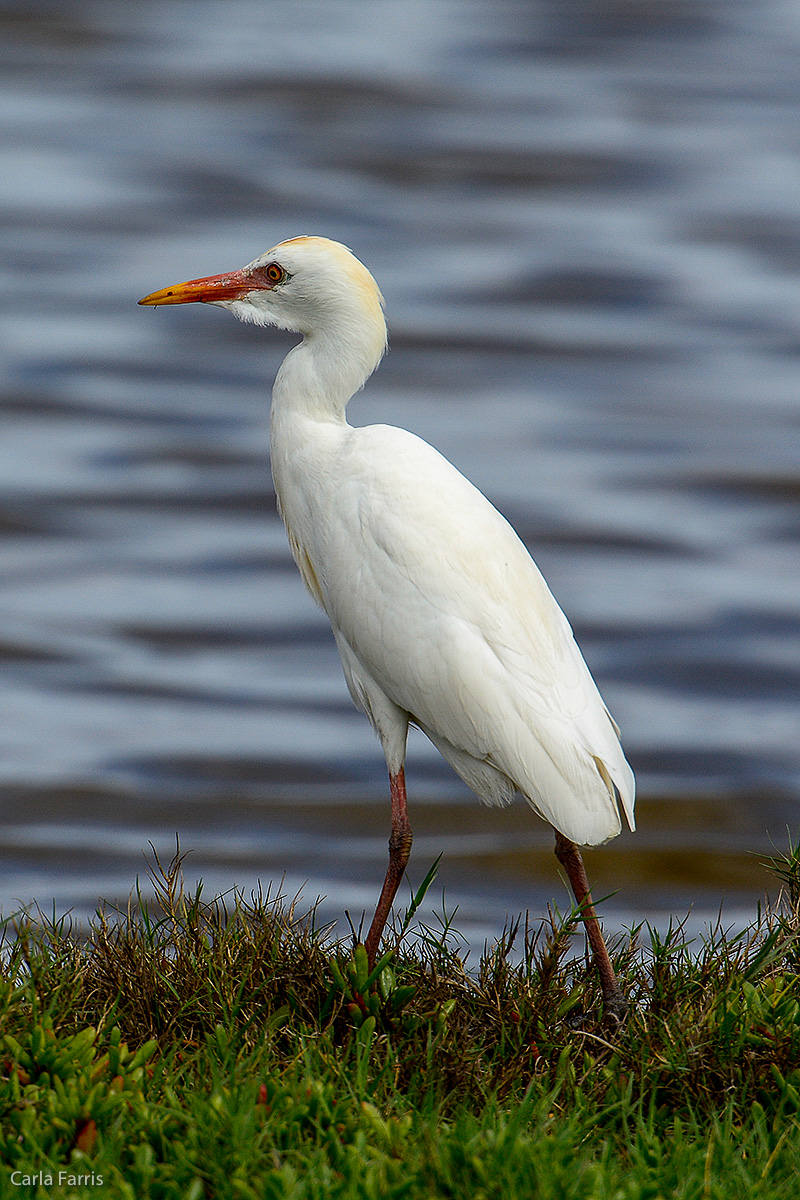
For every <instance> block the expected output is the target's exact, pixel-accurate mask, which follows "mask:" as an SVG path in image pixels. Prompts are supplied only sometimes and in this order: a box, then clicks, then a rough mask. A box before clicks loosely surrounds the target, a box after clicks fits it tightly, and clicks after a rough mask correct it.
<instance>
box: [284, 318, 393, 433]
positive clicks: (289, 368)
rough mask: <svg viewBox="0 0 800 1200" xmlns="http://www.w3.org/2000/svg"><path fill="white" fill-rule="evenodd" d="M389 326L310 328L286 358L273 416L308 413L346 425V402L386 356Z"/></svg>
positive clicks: (309, 416)
mask: <svg viewBox="0 0 800 1200" xmlns="http://www.w3.org/2000/svg"><path fill="white" fill-rule="evenodd" d="M385 347H386V327H385V325H384V324H383V321H382V320H381V323H380V326H378V325H377V324H376V325H370V326H367V327H362V328H357V327H356V328H353V327H352V326H351V327H349V328H348V327H347V326H338V327H336V328H333V329H331V330H328V331H326V332H325V333H307V334H306V335H305V337H304V338H303V340H302V342H301V343H300V344H299V346H295V347H294V349H293V350H290V351H289V353H288V354H287V356H286V358H285V359H284V360H283V362H282V363H281V366H280V369H279V370H278V374H277V375H276V377H275V385H274V387H273V389H272V419H273V424H274V422H275V420H276V419H277V420H280V419H281V418H291V417H292V416H294V415H297V416H304V417H308V418H311V419H312V420H318V421H325V422H328V421H335V422H338V423H340V424H345V408H346V407H347V402H348V400H349V399H350V398H351V396H353V395H354V393H355V392H357V391H359V389H360V388H362V387H363V386H364V384H365V382H366V381H367V379H368V378H369V377H370V375H371V374H372V372H373V371H374V370H375V368H376V367H377V365H378V363H379V362H380V360H381V357H382V355H383V352H384V349H385Z"/></svg>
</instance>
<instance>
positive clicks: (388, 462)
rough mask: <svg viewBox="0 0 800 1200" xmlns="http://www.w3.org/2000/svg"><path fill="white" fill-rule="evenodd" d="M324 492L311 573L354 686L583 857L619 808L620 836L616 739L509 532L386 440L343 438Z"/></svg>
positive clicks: (394, 434)
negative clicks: (362, 680)
mask: <svg viewBox="0 0 800 1200" xmlns="http://www.w3.org/2000/svg"><path fill="white" fill-rule="evenodd" d="M324 486H325V488H326V491H327V489H328V488H330V489H331V491H330V494H328V495H326V497H325V503H324V505H322V506H321V510H320V511H324V513H325V520H323V521H319V520H318V521H317V522H316V524H315V532H314V534H313V535H312V538H313V545H305V546H304V552H305V553H306V555H307V556H308V571H309V573H310V574H311V575H312V577H313V579H314V582H315V584H316V585H317V587H318V588H319V591H320V593H321V595H322V597H323V605H324V607H325V608H326V610H327V611H328V614H329V616H330V618H331V621H332V622H333V624H334V628H335V629H337V630H338V633H339V636H340V637H342V638H344V639H345V641H346V642H347V644H348V646H349V647H350V649H351V651H352V655H353V657H354V659H355V660H356V661H357V663H359V664H361V667H362V669H363V672H364V674H365V677H368V678H369V680H370V681H371V683H372V684H373V685H377V686H378V687H379V688H380V689H382V691H383V692H384V693H385V695H386V696H387V697H388V698H389V699H390V700H391V702H392V703H393V704H394V705H396V706H397V707H398V708H400V709H402V710H405V711H406V712H408V713H409V714H410V715H411V717H412V719H413V720H414V721H415V722H416V723H417V724H419V725H420V726H421V728H423V729H424V730H425V731H426V732H427V733H428V735H429V736H430V737H431V739H432V740H433V741H434V743H435V744H436V745H437V746H438V747H439V749H440V750H442V753H443V754H444V755H445V757H446V758H449V760H450V761H451V762H452V764H453V765H454V766H455V768H456V770H458V771H459V774H461V775H462V777H463V778H465V779H466V780H467V782H468V783H469V784H470V786H472V787H474V788H475V790H476V791H478V792H479V794H482V795H483V796H484V798H486V799H488V800H490V801H491V802H495V803H497V802H503V799H507V798H508V793H509V791H510V788H511V787H512V786H513V787H516V788H518V789H519V790H520V791H521V792H522V793H523V794H524V795H525V796H526V797H527V798H528V800H529V801H530V803H531V804H532V805H533V806H534V807H535V808H536V809H537V811H538V812H540V814H541V815H543V816H544V817H545V818H546V819H547V820H549V821H551V823H552V824H553V825H555V826H556V827H557V828H559V829H561V831H562V832H563V833H565V834H566V836H567V837H570V838H572V839H573V840H575V841H578V842H581V843H582V844H586V843H596V842H600V841H604V840H606V839H607V838H608V837H611V836H614V834H615V833H618V832H619V830H620V815H619V810H618V804H617V798H618V797H619V800H620V801H621V803H622V807H623V810H624V812H625V815H626V817H627V819H628V822H629V824H630V825H631V827H632V826H633V777H632V773H631V771H630V768H629V766H628V764H627V762H626V761H625V758H624V755H623V753H622V749H621V747H620V743H619V739H618V735H617V730H616V727H615V726H614V724H613V721H612V719H611V717H610V715H609V714H608V711H607V709H606V707H605V705H604V704H603V701H602V699H601V697H600V695H599V692H598V691H597V688H596V686H595V684H594V681H593V679H592V677H591V675H590V673H589V670H588V668H587V666H586V664H585V662H584V660H583V657H582V656H581V653H580V651H579V650H578V647H577V645H576V643H575V640H574V638H573V635H572V631H571V629H570V626H569V624H568V622H567V620H566V618H565V616H564V614H563V613H562V612H561V609H560V608H559V607H558V604H557V603H556V601H555V599H554V597H553V596H552V593H551V592H550V590H549V588H548V587H547V584H546V583H545V581H544V579H543V577H542V575H541V573H540V572H539V570H538V568H537V567H536V565H535V563H534V562H533V560H532V559H531V557H530V555H529V554H528V552H527V550H526V549H525V547H524V546H523V545H522V543H521V541H520V540H519V538H518V537H517V535H516V533H515V532H514V530H513V529H512V527H511V526H510V525H509V523H508V522H507V521H506V520H505V518H504V517H502V516H501V514H500V513H498V512H497V510H496V509H495V508H494V507H493V506H492V505H491V504H490V503H489V501H488V500H487V499H486V497H485V496H483V494H482V493H481V492H479V491H478V490H477V488H475V487H473V485H472V484H471V483H469V481H468V480H466V479H465V478H464V477H463V476H462V475H461V474H460V473H459V472H458V471H457V470H456V469H455V468H454V467H453V466H452V465H451V464H450V463H449V462H448V461H447V460H446V459H445V458H443V457H442V456H441V455H440V454H439V453H438V452H437V451H436V450H434V449H433V448H432V447H431V446H429V445H428V444H427V443H425V442H423V441H421V440H420V439H419V438H416V437H415V436H414V435H413V434H409V433H406V432H405V431H403V430H398V429H393V428H391V427H388V426H368V427H367V428H364V429H351V430H349V432H348V435H347V437H346V438H345V439H344V440H343V442H342V445H341V449H340V451H339V454H338V456H337V459H336V461H335V463H334V468H333V470H332V471H331V472H330V473H329V475H328V478H327V481H326V483H325V485H324ZM315 590H316V589H315ZM351 669H352V663H351ZM448 748H449V750H450V753H448ZM470 764H471V765H470ZM492 771H494V772H496V773H497V774H498V775H499V777H500V778H499V779H497V780H495V781H494V782H493V783H491V784H490V783H489V782H487V780H489V778H490V775H491V772H492ZM482 781H483V785H482V786H481V784H482Z"/></svg>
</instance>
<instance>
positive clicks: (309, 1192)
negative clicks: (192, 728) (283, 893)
mask: <svg viewBox="0 0 800 1200" xmlns="http://www.w3.org/2000/svg"><path fill="white" fill-rule="evenodd" d="M773 867H774V869H775V871H776V873H777V874H778V875H779V876H780V878H781V882H782V885H783V888H782V893H781V898H780V901H779V902H778V904H777V905H776V906H774V907H772V908H765V909H764V910H763V911H762V912H760V913H759V915H758V919H757V920H756V922H755V923H754V925H753V926H752V927H751V928H750V929H748V930H746V931H744V933H740V934H738V935H737V936H727V935H726V934H725V932H724V931H723V930H722V929H717V930H716V931H714V932H713V933H712V934H710V935H709V936H708V937H707V938H706V940H705V941H703V942H699V943H694V944H692V945H690V946H687V945H686V944H685V942H684V938H683V934H682V930H681V928H680V926H676V927H674V928H673V929H671V930H670V931H669V932H668V933H667V934H666V935H663V936H660V937H659V936H658V935H656V934H655V933H651V932H648V933H647V936H644V934H643V931H641V930H638V931H635V932H634V934H633V935H632V936H631V937H630V938H627V939H625V940H619V941H618V944H617V945H616V946H615V947H614V951H613V957H614V959H615V965H616V966H617V968H618V971H619V974H620V977H621V980H622V981H623V984H624V987H625V990H626V993H627V995H628V997H629V999H630V1001H631V1011H630V1014H629V1017H628V1019H627V1021H626V1023H625V1025H624V1026H623V1027H622V1028H621V1029H616V1028H614V1027H613V1026H610V1025H609V1024H607V1023H604V1021H603V1018H602V1012H601V1006H600V996H599V991H598V986H597V982H596V979H595V975H594V972H593V970H592V968H591V966H590V965H589V964H587V963H586V962H585V961H584V960H583V959H581V958H578V959H574V958H571V957H570V951H571V949H574V946H575V941H574V939H575V937H576V936H577V937H579V938H582V935H581V934H580V933H579V932H578V933H577V934H576V924H575V921H576V914H574V913H573V914H570V915H569V917H568V918H566V919H565V920H561V919H556V918H555V917H554V916H552V915H551V919H550V920H549V922H547V923H545V924H544V925H543V926H542V927H541V928H539V929H536V930H535V931H532V930H527V931H526V930H525V929H523V928H520V927H517V928H514V929H510V930H508V931H507V932H506V934H505V936H504V937H503V939H501V942H500V944H499V945H498V946H497V947H496V948H495V949H494V950H493V951H492V952H490V953H489V954H488V955H487V956H486V957H485V958H484V959H483V960H482V962H481V963H480V967H479V968H478V969H477V970H476V972H475V973H474V974H469V973H468V972H467V971H466V969H465V967H464V964H463V963H462V961H461V959H460V958H459V956H458V953H457V937H456V936H455V935H454V934H453V931H452V929H451V928H450V926H449V923H448V921H447V919H446V918H445V919H444V920H443V923H442V928H441V929H440V930H439V931H438V932H437V933H432V932H430V931H428V933H427V935H426V936H425V937H424V939H423V941H422V942H421V943H420V942H417V943H415V944H414V945H413V946H411V947H409V946H407V945H406V944H405V943H404V942H403V940H402V938H401V939H400V941H399V945H398V946H397V947H396V948H395V949H394V952H392V951H390V952H388V953H387V954H386V955H385V956H384V958H383V960H382V961H381V963H379V964H378V969H377V970H376V971H375V972H373V973H372V975H370V973H369V971H368V968H367V965H366V956H365V955H364V953H363V950H362V949H360V948H356V949H355V950H353V947H352V944H349V945H344V944H341V943H340V944H337V943H335V942H333V941H332V939H331V937H330V935H329V933H327V932H326V930H324V929H322V930H320V929H317V928H315V925H314V914H313V912H312V913H310V914H306V915H304V916H302V917H301V916H298V915H297V914H295V913H294V911H293V910H292V908H291V906H286V905H285V904H284V903H283V902H282V901H281V900H279V899H277V900H276V899H272V900H271V899H270V898H269V897H267V898H256V899H254V900H252V901H250V902H247V901H245V900H244V899H243V898H242V897H233V898H232V899H230V900H229V901H225V900H223V899H220V898H217V899H215V900H213V901H211V902H206V901H205V900H204V899H203V896H202V891H201V890H198V891H197V892H196V893H194V894H186V893H185V892H184V890H183V887H182V882H181V873H180V860H179V859H178V858H176V859H175V860H174V861H173V863H171V864H170V865H169V866H167V867H164V868H162V867H161V865H160V864H158V863H156V866H155V868H154V879H155V880H156V883H157V887H158V893H159V895H158V899H159V906H158V908H157V909H155V910H154V911H153V912H148V910H147V909H146V908H145V907H144V906H142V905H140V904H138V903H133V904H132V905H131V907H130V910H129V911H128V912H126V913H122V914H118V913H113V912H111V913H104V912H101V913H100V914H98V917H97V918H96V920H95V922H94V924H93V926H92V928H91V930H90V932H89V934H88V936H86V935H85V931H84V936H77V934H73V933H72V931H71V930H70V929H69V926H68V923H67V922H65V921H61V922H56V923H49V924H48V923H47V922H44V921H42V920H41V918H37V919H35V920H34V919H32V918H29V917H23V918H20V919H18V920H17V921H16V923H14V924H13V925H12V924H9V925H8V927H7V929H6V938H5V945H4V953H5V957H4V962H3V969H2V975H0V1198H4V1197H23V1196H36V1197H60V1196H64V1197H67V1196H70V1197H83V1196H94V1197H97V1196H99V1195H102V1196H121V1197H131V1198H134V1197H135V1198H136V1200H139V1198H143V1197H159V1198H160V1197H164V1198H166V1197H171V1198H172V1197H174V1198H175V1200H201V1198H203V1197H241V1198H243V1200H255V1198H258V1200H262V1198H265V1197H266V1198H270V1200H271V1198H273V1197H274V1198H275V1200H285V1198H288V1200H306V1198H308V1200H311V1198H312V1197H313V1198H319V1200H322V1198H325V1200H327V1198H328V1197H342V1198H344V1197H348V1198H349V1197H352V1198H353V1200H371V1198H372V1197H375V1200H378V1198H379V1197H380V1198H381V1200H386V1198H390V1200H391V1198H394V1197H397V1198H398V1200H399V1198H400V1197H404V1198H405V1197H408V1198H409V1200H415V1198H417V1197H420V1198H425V1200H429V1198H431V1197H453V1198H461V1197H464V1198H467V1197H468V1198H469V1200H482V1198H484V1197H485V1198H488V1197H498V1198H500V1197H503V1198H505V1197H508V1198H509V1200H510V1198H512V1197H520V1198H528V1197H542V1198H543V1200H544V1198H547V1200H549V1198H552V1200H563V1198H565V1197H568V1198H570V1200H640V1198H641V1200H644V1198H650V1200H658V1198H664V1200H667V1198H672V1197H681V1198H684V1197H685V1198H686V1200H689V1198H694V1197H697V1198H698V1200H715V1198H723V1200H735V1198H737V1197H742V1198H744V1197H747V1198H748V1200H749V1198H750V1197H754V1196H756V1197H759V1200H761V1198H764V1200H772V1198H777V1197H786V1198H787V1200H788V1198H789V1197H791V1198H792V1200H794V1197H796V1196H797V1194H798V1188H799V1186H800V1185H798V1178H800V1125H799V1124H798V1112H799V1111H800V978H799V977H798V973H797V969H798V963H800V946H799V945H798V931H799V930H800V857H798V855H797V854H796V853H794V852H790V853H789V854H788V855H787V856H786V858H785V859H782V860H780V861H778V862H776V863H774V864H773ZM428 882H429V881H426V884H427V883H428ZM421 890H422V889H421ZM418 898H419V897H418ZM577 944H578V946H580V945H581V944H582V941H579V942H578V943H577ZM512 950H513V954H512ZM60 1172H61V1175H59V1173H60ZM37 1174H38V1176H39V1179H38V1180H31V1181H30V1182H26V1179H30V1177H34V1176H36V1175H37ZM48 1177H49V1178H48ZM101 1179H102V1183H101V1182H100V1180H101Z"/></svg>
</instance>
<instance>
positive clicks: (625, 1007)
mask: <svg viewBox="0 0 800 1200" xmlns="http://www.w3.org/2000/svg"><path fill="white" fill-rule="evenodd" d="M630 1008H631V1006H630V1004H628V1001H627V1000H626V999H625V997H624V996H623V994H622V992H621V991H620V990H619V989H617V990H616V991H614V992H610V993H609V994H608V995H606V996H604V997H603V1016H604V1017H605V1018H606V1020H607V1021H608V1023H609V1024H610V1025H611V1026H613V1028H614V1029H619V1028H620V1027H621V1026H622V1025H624V1024H625V1018H626V1017H627V1015H628V1013H629V1012H630Z"/></svg>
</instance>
